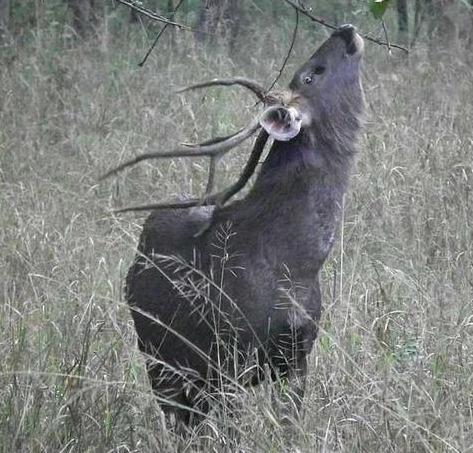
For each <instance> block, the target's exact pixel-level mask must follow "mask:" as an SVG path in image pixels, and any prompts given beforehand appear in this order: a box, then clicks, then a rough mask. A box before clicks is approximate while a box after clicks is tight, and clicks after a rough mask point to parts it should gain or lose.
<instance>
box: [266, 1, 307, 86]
mask: <svg viewBox="0 0 473 453" xmlns="http://www.w3.org/2000/svg"><path fill="white" fill-rule="evenodd" d="M294 11H295V13H296V24H295V25H294V31H293V32H292V39H291V45H290V46H289V50H288V52H287V55H286V58H285V59H284V61H283V63H282V66H281V68H280V69H279V73H278V75H277V76H276V78H275V79H274V80H273V83H272V84H271V85H270V86H269V88H268V89H267V90H266V93H269V92H270V91H271V90H272V89H273V87H274V85H276V83H277V82H278V80H279V79H280V78H281V75H282V73H283V71H284V68H285V67H286V64H287V62H288V61H289V58H290V57H291V54H292V51H293V49H294V44H295V42H296V38H297V30H298V28H299V10H298V9H297V8H294Z"/></svg>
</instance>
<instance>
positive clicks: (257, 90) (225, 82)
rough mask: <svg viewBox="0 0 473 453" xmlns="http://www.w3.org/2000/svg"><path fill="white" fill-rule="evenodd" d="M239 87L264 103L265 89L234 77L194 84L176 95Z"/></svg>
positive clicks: (251, 81) (252, 81)
mask: <svg viewBox="0 0 473 453" xmlns="http://www.w3.org/2000/svg"><path fill="white" fill-rule="evenodd" d="M232 85H240V86H242V87H244V88H247V89H248V90H250V91H251V92H252V93H254V94H255V95H256V96H257V97H258V99H259V100H260V101H264V100H265V99H266V96H267V91H266V89H265V88H264V87H263V86H262V85H260V84H259V83H258V82H256V81H254V80H251V79H247V78H245V77H234V78H230V79H212V80H209V81H207V82H200V83H196V84H195V85H190V86H188V87H184V88H180V89H179V90H177V91H176V93H185V92H186V91H191V90H197V89H200V88H208V87H212V86H226V87H228V86H232Z"/></svg>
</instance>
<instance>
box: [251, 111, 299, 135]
mask: <svg viewBox="0 0 473 453" xmlns="http://www.w3.org/2000/svg"><path fill="white" fill-rule="evenodd" d="M260 124H261V127H262V128H263V129H264V130H265V131H266V132H267V133H268V134H269V135H271V137H273V138H274V139H275V140H279V141H282V142H287V141H289V140H291V138H294V137H295V136H296V135H298V134H299V132H300V130H301V124H302V121H301V117H300V114H299V112H298V111H297V110H296V109H295V108H293V107H290V108H286V107H282V106H272V107H269V108H267V109H266V110H265V111H264V112H263V114H262V115H261V119H260Z"/></svg>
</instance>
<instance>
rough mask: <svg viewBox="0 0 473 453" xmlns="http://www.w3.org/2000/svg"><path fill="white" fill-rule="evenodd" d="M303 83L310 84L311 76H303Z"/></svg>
mask: <svg viewBox="0 0 473 453" xmlns="http://www.w3.org/2000/svg"><path fill="white" fill-rule="evenodd" d="M304 83H305V84H306V85H310V84H311V83H312V77H311V76H305V77H304Z"/></svg>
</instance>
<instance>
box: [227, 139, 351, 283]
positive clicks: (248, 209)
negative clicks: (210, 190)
mask: <svg viewBox="0 0 473 453" xmlns="http://www.w3.org/2000/svg"><path fill="white" fill-rule="evenodd" d="M353 154H354V149H351V148H347V149H341V148H340V147H338V146H335V145H334V146H330V145H329V144H327V143H322V142H321V141H319V142H318V143H314V141H313V140H312V139H311V138H310V137H308V136H301V134H300V135H299V136H298V137H297V138H295V139H293V140H291V141H289V142H274V144H273V145H272V147H271V150H270V152H269V154H268V157H267V158H266V160H265V162H264V164H263V166H262V169H261V172H260V174H259V176H258V178H257V180H256V182H255V184H254V186H253V188H252V190H251V191H250V193H249V194H248V196H247V197H246V198H245V199H243V200H241V201H240V202H236V203H234V204H233V205H230V206H229V207H228V208H227V210H226V212H222V214H223V217H224V218H225V220H230V222H231V223H232V224H233V227H234V229H235V230H236V233H238V236H240V237H241V238H244V242H243V243H242V246H243V247H244V246H245V244H248V249H249V250H248V253H250V254H251V253H253V252H254V253H259V254H261V253H263V254H264V256H266V257H267V259H268V260H270V261H272V262H273V263H274V265H275V266H279V265H281V266H287V268H289V269H291V272H294V276H295V277H297V278H299V279H301V280H304V279H306V278H313V275H314V272H315V273H316V272H318V270H319V269H320V267H321V265H322V263H323V261H324V260H325V258H326V257H327V254H328V253H329V251H330V249H331V246H332V244H333V241H334V236H335V232H336V229H337V226H338V223H339V219H340V214H341V209H342V202H343V194H344V193H345V191H346V188H347V183H348V175H349V169H350V164H351V162H352V160H353ZM224 211H225V210H224ZM220 220H222V219H220Z"/></svg>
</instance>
